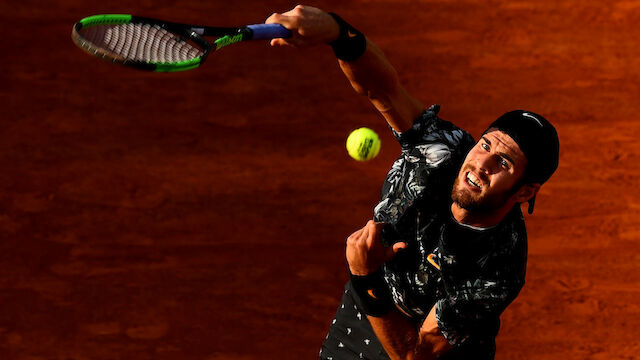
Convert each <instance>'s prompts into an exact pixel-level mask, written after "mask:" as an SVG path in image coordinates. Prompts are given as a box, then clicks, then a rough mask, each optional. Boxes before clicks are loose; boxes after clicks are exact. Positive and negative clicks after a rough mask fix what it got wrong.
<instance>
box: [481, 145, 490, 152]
mask: <svg viewBox="0 0 640 360" xmlns="http://www.w3.org/2000/svg"><path fill="white" fill-rule="evenodd" d="M480 146H482V148H483V149H485V150H486V151H489V144H487V143H482V144H480Z"/></svg>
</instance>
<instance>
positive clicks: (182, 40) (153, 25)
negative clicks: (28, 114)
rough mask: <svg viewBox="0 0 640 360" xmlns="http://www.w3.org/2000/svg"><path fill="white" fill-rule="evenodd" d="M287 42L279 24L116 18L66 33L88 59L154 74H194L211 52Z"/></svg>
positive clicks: (97, 18)
mask: <svg viewBox="0 0 640 360" xmlns="http://www.w3.org/2000/svg"><path fill="white" fill-rule="evenodd" d="M203 36H215V37H217V39H216V40H215V41H212V42H209V41H207V40H205V39H204V38H203ZM288 37H291V32H290V31H289V30H287V29H286V28H285V27H284V26H282V25H280V24H257V25H249V26H243V27H210V26H196V25H187V24H179V23H173V22H167V21H162V20H157V19H151V18H144V17H139V16H133V15H122V14H119V15H118V14H112V15H94V16H89V17H86V18H84V19H82V20H80V21H79V22H77V23H76V24H75V25H74V26H73V30H72V32H71V38H72V39H73V42H74V43H75V44H76V45H78V46H79V47H80V48H81V49H83V50H84V51H86V52H88V53H89V54H91V55H94V56H97V57H99V58H102V59H105V60H108V61H111V62H113V63H116V64H120V65H125V66H130V67H133V68H136V69H140V70H148V71H158V72H169V71H184V70H191V69H195V68H197V67H198V66H200V65H202V64H203V63H204V61H205V60H206V59H207V56H208V55H209V53H211V52H212V51H218V50H220V49H222V48H223V47H225V46H228V45H231V44H235V43H238V42H241V41H245V40H259V39H273V38H288Z"/></svg>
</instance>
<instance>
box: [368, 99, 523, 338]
mask: <svg viewBox="0 0 640 360" xmlns="http://www.w3.org/2000/svg"><path fill="white" fill-rule="evenodd" d="M438 110H439V107H438V106H432V107H430V108H429V110H427V111H425V112H424V113H423V114H422V116H421V117H419V118H418V119H416V120H415V121H414V124H413V126H412V128H411V129H409V130H407V131H405V132H403V133H401V134H399V133H396V132H395V131H394V134H395V136H396V138H397V139H398V141H399V142H400V144H401V146H402V154H401V156H400V157H399V158H398V159H397V160H396V161H395V163H394V164H393V166H392V168H391V170H390V171H389V173H388V175H387V178H386V180H385V183H384V185H383V188H382V194H381V200H380V202H379V204H378V205H377V206H376V207H375V210H374V219H375V220H376V221H382V222H386V223H387V226H386V227H385V229H384V230H383V233H382V241H383V243H385V245H391V244H393V243H395V242H398V241H403V242H406V243H407V249H405V250H404V251H402V252H401V253H400V254H398V255H397V256H396V257H395V258H394V259H393V260H391V261H390V262H388V263H386V264H385V265H384V266H383V268H384V272H385V280H386V281H387V283H388V285H389V288H390V290H391V294H392V296H393V299H394V301H395V303H396V304H397V305H398V307H400V308H401V309H402V310H403V311H404V312H405V313H406V314H407V315H409V316H410V317H411V318H412V319H414V320H415V321H416V323H421V322H422V321H423V320H424V319H425V317H426V316H427V314H428V313H429V311H430V310H431V308H432V307H433V306H434V305H436V317H437V320H438V326H439V328H440V330H441V331H442V333H443V334H444V336H445V337H446V338H447V340H448V341H449V342H450V343H451V344H452V345H453V346H454V347H462V346H463V345H473V346H474V347H475V346H479V345H480V346H481V347H485V346H487V347H489V348H491V347H493V346H494V338H495V335H496V334H497V331H498V328H499V326H500V325H499V316H500V314H501V313H502V311H504V309H505V308H506V307H507V305H508V304H509V303H511V302H512V301H513V300H514V299H515V297H516V296H517V294H518V293H519V292H520V289H521V288H522V286H523V285H524V276H525V269H526V258H527V241H526V230H525V226H524V219H523V217H522V213H521V211H520V208H519V206H516V207H514V209H513V210H512V211H511V212H510V213H509V215H508V216H507V217H506V218H505V219H504V220H503V221H502V222H501V223H500V224H498V225H496V226H495V227H493V228H489V229H478V228H473V227H470V226H465V225H461V224H459V223H457V222H456V221H455V220H454V219H453V217H452V215H451V210H450V206H451V189H452V187H453V182H454V180H455V177H456V176H457V174H458V171H459V169H460V166H461V164H462V162H463V161H464V158H465V156H466V154H467V153H468V151H469V150H470V149H471V147H473V145H474V143H475V142H474V140H473V138H472V137H471V135H469V134H468V133H467V132H465V131H463V130H461V129H460V128H457V127H456V126H455V125H453V124H451V123H449V122H446V121H444V120H442V119H440V118H439V117H438V116H437V113H438Z"/></svg>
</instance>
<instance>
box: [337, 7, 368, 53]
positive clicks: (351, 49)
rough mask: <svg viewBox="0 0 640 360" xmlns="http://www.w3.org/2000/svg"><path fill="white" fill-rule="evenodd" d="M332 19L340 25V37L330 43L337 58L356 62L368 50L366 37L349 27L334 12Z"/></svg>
mask: <svg viewBox="0 0 640 360" xmlns="http://www.w3.org/2000/svg"><path fill="white" fill-rule="evenodd" d="M329 15H331V17H333V19H334V20H335V21H336V22H337V23H338V26H339V27H340V35H338V38H337V39H335V40H334V41H332V42H331V43H329V45H331V48H333V52H334V53H335V54H336V57H337V58H338V59H340V60H344V61H355V60H356V59H358V58H359V57H360V56H362V54H364V51H365V50H366V49H367V39H366V38H365V37H364V35H363V34H362V33H361V32H360V31H358V30H356V29H355V28H354V27H353V26H351V25H349V24H348V23H347V22H346V21H344V20H342V18H341V17H340V16H338V15H336V14H334V13H332V12H330V13H329Z"/></svg>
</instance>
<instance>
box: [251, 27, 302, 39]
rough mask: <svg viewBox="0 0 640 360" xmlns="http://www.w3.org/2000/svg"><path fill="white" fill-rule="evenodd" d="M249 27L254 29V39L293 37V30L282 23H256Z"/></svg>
mask: <svg viewBox="0 0 640 360" xmlns="http://www.w3.org/2000/svg"><path fill="white" fill-rule="evenodd" d="M247 27H248V28H249V29H251V31H253V38H252V39H253V40H260V39H274V38H288V37H291V31H289V30H288V29H287V28H285V27H284V26H282V25H280V24H255V25H249V26H247Z"/></svg>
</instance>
